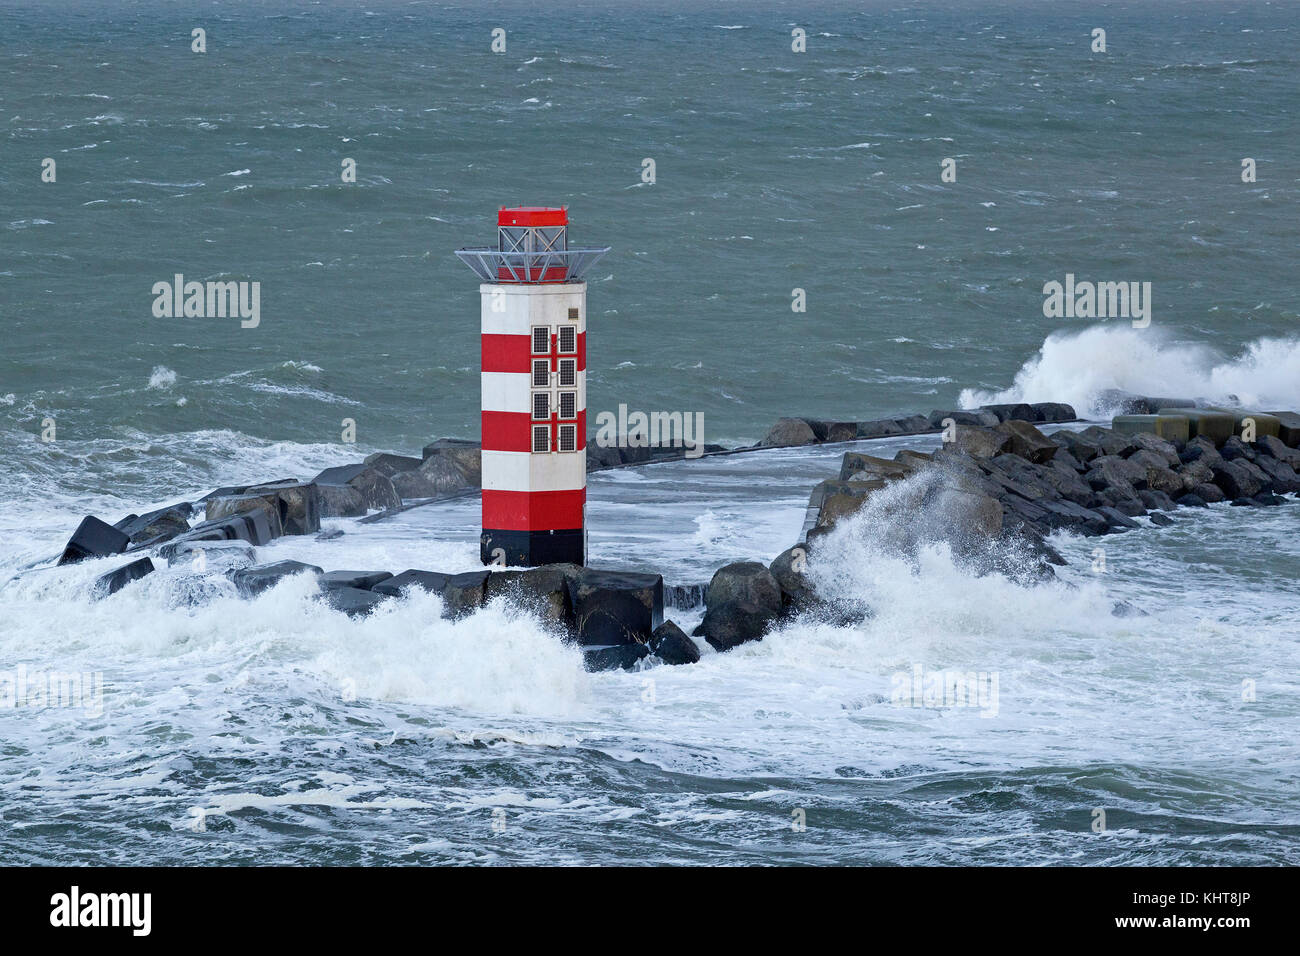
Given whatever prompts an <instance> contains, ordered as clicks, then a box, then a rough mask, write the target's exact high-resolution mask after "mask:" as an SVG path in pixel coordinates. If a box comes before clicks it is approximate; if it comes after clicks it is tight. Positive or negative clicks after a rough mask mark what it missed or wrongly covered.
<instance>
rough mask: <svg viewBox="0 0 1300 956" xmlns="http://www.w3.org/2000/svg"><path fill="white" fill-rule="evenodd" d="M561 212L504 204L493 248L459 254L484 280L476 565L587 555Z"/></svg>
mask: <svg viewBox="0 0 1300 956" xmlns="http://www.w3.org/2000/svg"><path fill="white" fill-rule="evenodd" d="M568 225H569V217H568V212H567V210H565V209H555V208H547V207H540V206H520V207H516V208H512V209H506V208H502V209H501V210H499V211H498V213H497V245H496V247H495V248H492V247H489V246H484V247H481V248H479V247H470V248H465V249H457V250H456V255H457V256H458V257H459V258H460V260H461V261H462V262H464V263H465V264H466V265H468V266H469V267H470V268H471V269H473V270H474V272H475V274H476V275H477V276H478V277H479V278H480V279H481V280H482V284H481V285H480V286H479V293H480V297H481V300H482V307H481V316H482V318H481V323H482V335H483V343H482V344H483V366H482V385H483V534H482V537H481V538H480V545H479V547H480V553H481V556H482V559H483V563H484V564H501V563H505V564H510V565H538V564H551V563H554V562H561V561H568V562H572V563H574V564H585V563H586V556H587V532H586V522H585V517H586V505H587V450H586V449H587V440H586V435H587V283H586V282H585V281H583V280H584V277H585V276H586V274H587V271H588V270H589V269H590V268H591V267H592V266H593V265H594V264H595V263H596V260H597V259H599V258H600V257H601V256H602V255H604V254H605V253H606V252H608V251H609V247H605V248H601V249H571V248H569V241H568Z"/></svg>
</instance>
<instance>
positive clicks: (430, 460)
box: [393, 438, 483, 498]
mask: <svg viewBox="0 0 1300 956" xmlns="http://www.w3.org/2000/svg"><path fill="white" fill-rule="evenodd" d="M450 441H451V439H446V438H444V439H442V440H441V441H438V442H434V443H433V444H432V445H429V446H427V448H428V450H429V452H430V454H429V457H427V458H425V459H424V460H423V461H422V462H420V463H419V464H418V465H417V466H416V467H415V468H410V469H407V470H405V471H401V472H397V473H396V474H394V475H393V487H394V488H396V489H397V493H398V494H399V495H401V496H402V497H403V498H437V497H440V496H442V495H446V494H451V493H454V492H457V491H463V490H465V489H467V488H478V487H480V486H481V485H482V482H483V464H482V453H481V452H480V451H479V449H478V447H477V446H472V445H468V444H464V443H459V442H457V443H455V444H451V445H448V444H445V443H446V442H450Z"/></svg>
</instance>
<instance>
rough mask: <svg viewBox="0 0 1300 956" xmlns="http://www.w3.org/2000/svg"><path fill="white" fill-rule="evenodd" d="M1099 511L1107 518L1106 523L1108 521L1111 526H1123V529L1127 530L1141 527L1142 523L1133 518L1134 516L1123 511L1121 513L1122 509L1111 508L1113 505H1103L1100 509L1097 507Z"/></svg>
mask: <svg viewBox="0 0 1300 956" xmlns="http://www.w3.org/2000/svg"><path fill="white" fill-rule="evenodd" d="M1097 512H1098V513H1099V514H1100V515H1101V516H1102V517H1103V518H1105V519H1106V523H1107V524H1108V525H1109V526H1110V527H1111V528H1123V529H1125V530H1128V529H1130V528H1139V527H1141V525H1139V524H1138V523H1137V522H1136V521H1134V520H1133V519H1132V518H1130V517H1129V516H1128V515H1126V514H1123V513H1121V512H1120V511H1117V510H1116V509H1114V508H1111V507H1109V506H1103V507H1101V508H1098V509H1097Z"/></svg>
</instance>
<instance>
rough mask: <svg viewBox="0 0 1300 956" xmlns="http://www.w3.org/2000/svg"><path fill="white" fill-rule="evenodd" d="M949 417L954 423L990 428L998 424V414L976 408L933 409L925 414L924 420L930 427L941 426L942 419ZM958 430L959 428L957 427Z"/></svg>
mask: <svg viewBox="0 0 1300 956" xmlns="http://www.w3.org/2000/svg"><path fill="white" fill-rule="evenodd" d="M945 418H951V419H952V420H953V423H954V424H956V425H978V426H981V427H984V428H992V427H993V426H994V425H996V424H998V416H996V415H994V414H993V413H992V412H988V411H984V410H983V409H976V410H975V411H962V410H957V411H948V412H945V411H940V410H939V409H935V410H934V411H932V412H930V414H929V415H928V416H926V421H928V422H929V423H930V427H931V428H943V427H944V426H943V420H944V419H945ZM958 430H959V431H960V429H958Z"/></svg>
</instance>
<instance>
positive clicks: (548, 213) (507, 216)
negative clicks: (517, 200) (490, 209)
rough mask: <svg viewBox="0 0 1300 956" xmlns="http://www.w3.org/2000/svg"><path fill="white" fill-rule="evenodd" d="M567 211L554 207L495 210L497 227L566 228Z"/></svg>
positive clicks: (515, 207)
mask: <svg viewBox="0 0 1300 956" xmlns="http://www.w3.org/2000/svg"><path fill="white" fill-rule="evenodd" d="M568 224H569V211H568V210H567V209H565V208H563V207H562V206H561V207H555V206H514V207H507V206H502V207H501V208H500V209H499V210H497V225H498V226H530V227H537V226H567V225H568Z"/></svg>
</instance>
